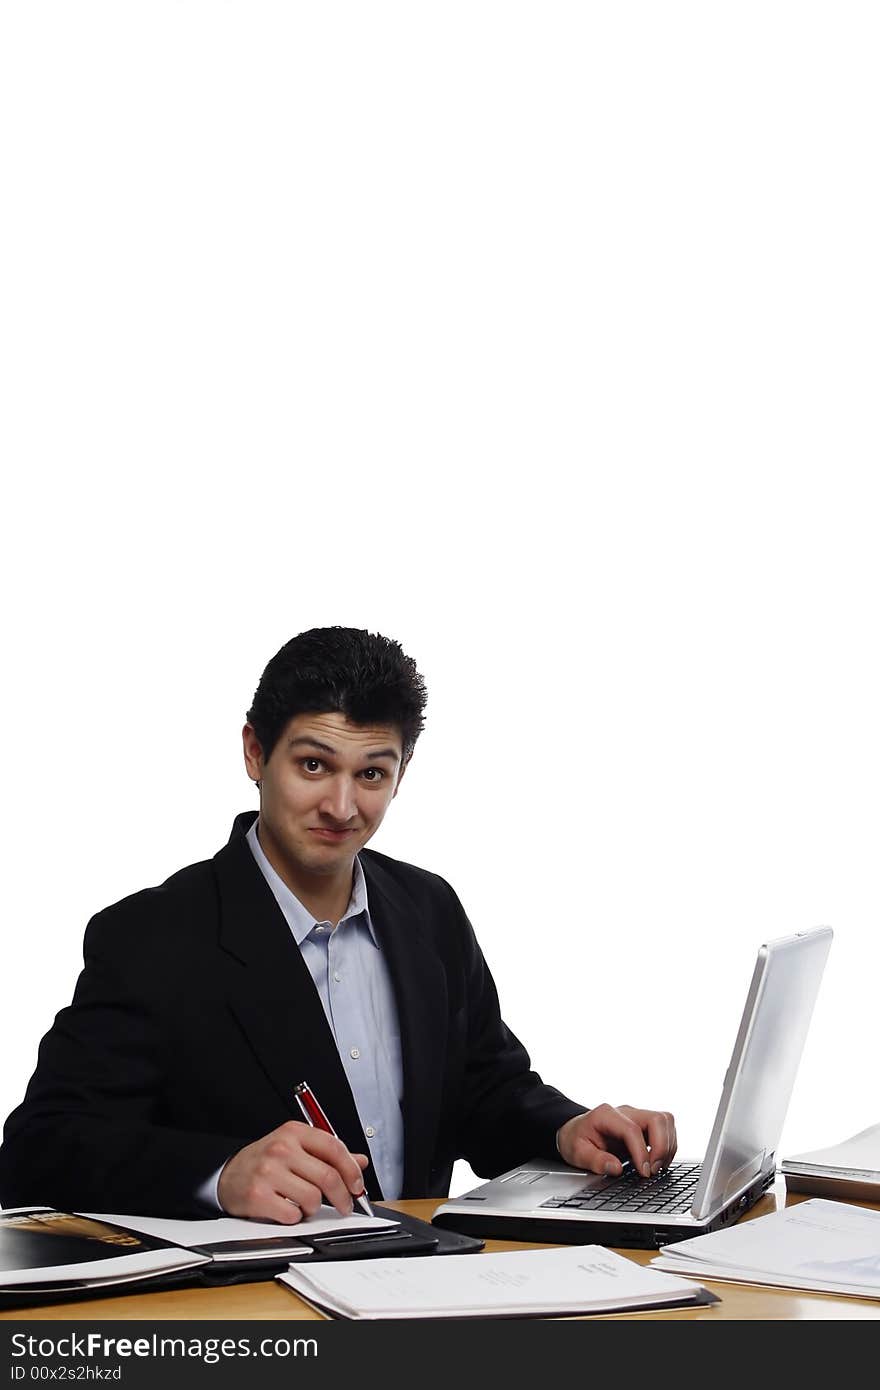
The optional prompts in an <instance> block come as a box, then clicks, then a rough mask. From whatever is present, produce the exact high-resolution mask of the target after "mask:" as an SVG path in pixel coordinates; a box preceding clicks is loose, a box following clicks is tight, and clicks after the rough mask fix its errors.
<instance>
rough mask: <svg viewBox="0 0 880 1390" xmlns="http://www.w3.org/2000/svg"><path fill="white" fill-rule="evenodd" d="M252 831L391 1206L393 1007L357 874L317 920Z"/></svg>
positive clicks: (395, 1102)
mask: <svg viewBox="0 0 880 1390" xmlns="http://www.w3.org/2000/svg"><path fill="white" fill-rule="evenodd" d="M257 825H258V821H254V823H253V825H252V826H251V828H250V830H249V831H248V833H247V836H246V839H247V842H248V844H249V845H250V847H251V852H252V853H253V856H254V858H255V859H256V861H257V863H258V864H259V866H260V869H261V870H262V873H263V876H264V878H265V879H266V882H267V883H268V885H269V887H270V888H271V889H272V892H273V894H274V895H275V900H276V902H277V903H278V906H279V907H280V908H281V911H282V912H283V913H284V917H285V919H286V921H287V925H288V926H289V927H290V930H291V932H292V933H293V938H294V940H295V941H296V944H297V945H298V946H299V949H300V951H301V952H302V958H303V960H304V961H305V963H306V965H307V967H308V970H309V974H310V975H311V977H312V979H313V980H314V982H315V988H316V989H317V991H318V995H319V997H320V1000H321V1003H322V1005H323V1006H324V1013H325V1014H326V1015H327V1022H328V1023H329V1025H330V1031H331V1032H332V1034H333V1037H334V1039H335V1040H336V1046H337V1048H338V1050H339V1056H340V1059H341V1061H342V1065H343V1067H344V1068H345V1074H346V1076H347V1077H348V1083H349V1085H350V1086H351V1090H352V1094H353V1096H354V1101H355V1105H356V1107H357V1112H358V1117H359V1119H360V1122H361V1126H362V1128H363V1131H364V1134H365V1135H366V1137H367V1142H368V1143H369V1146H370V1157H371V1159H372V1162H373V1167H374V1169H375V1171H376V1176H377V1177H378V1179H379V1182H380V1184H381V1187H382V1195H383V1197H384V1198H385V1199H386V1201H393V1200H394V1198H395V1197H399V1196H400V1193H401V1191H402V1190H403V1112H402V1111H401V1108H400V1107H401V1100H402V1098H403V1057H402V1054H401V1048H400V1024H399V1022H398V1017H397V1004H396V1001H395V998H394V990H393V989H392V986H391V976H390V974H389V971H388V962H387V961H386V959H385V955H384V953H383V951H382V948H381V946H380V944H379V941H378V939H377V937H376V933H375V931H374V929H373V924H372V922H371V920H370V908H369V903H368V902H367V884H366V879H365V878H364V871H363V869H362V868H361V865H360V861H359V860H358V859H355V861H354V877H353V880H352V890H351V898H350V899H349V903H348V907H347V908H346V910H345V912H344V914H343V916H342V917H341V918H340V919H339V923H338V925H337V926H333V924H332V923H331V922H318V921H316V919H315V918H314V917H313V916H312V914H311V913H310V912H309V911H308V909H307V908H305V907H304V906H303V904H302V903H301V902H300V900H299V898H297V897H296V896H295V894H293V893H292V892H291V890H290V889H289V888H288V886H287V884H286V883H285V882H284V880H283V879H282V878H281V877H280V876H279V875H278V874H277V873H276V872H275V870H274V869H273V868H272V865H271V864H270V863H269V861H268V859H267V858H266V856H265V854H264V853H263V847H262V845H261V844H260V841H259V838H258V836H257ZM306 1080H308V1078H306ZM320 1099H321V1097H320V1096H319V1097H318V1100H320ZM329 1118H330V1122H331V1124H332V1122H333V1116H332V1115H331V1116H330V1117H329Z"/></svg>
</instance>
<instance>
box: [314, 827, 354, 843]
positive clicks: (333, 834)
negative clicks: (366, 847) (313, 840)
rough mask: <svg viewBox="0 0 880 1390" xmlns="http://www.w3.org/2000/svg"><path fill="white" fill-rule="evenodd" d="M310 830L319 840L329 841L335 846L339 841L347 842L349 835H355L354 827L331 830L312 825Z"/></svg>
mask: <svg viewBox="0 0 880 1390" xmlns="http://www.w3.org/2000/svg"><path fill="white" fill-rule="evenodd" d="M309 829H310V830H311V832H312V834H313V835H317V836H318V839H319V840H327V841H328V842H329V843H331V844H333V843H335V842H336V841H338V840H346V839H348V837H349V835H353V834H354V827H353V826H346V827H345V828H344V829H343V830H330V829H328V828H327V827H326V826H323V825H310V826H309Z"/></svg>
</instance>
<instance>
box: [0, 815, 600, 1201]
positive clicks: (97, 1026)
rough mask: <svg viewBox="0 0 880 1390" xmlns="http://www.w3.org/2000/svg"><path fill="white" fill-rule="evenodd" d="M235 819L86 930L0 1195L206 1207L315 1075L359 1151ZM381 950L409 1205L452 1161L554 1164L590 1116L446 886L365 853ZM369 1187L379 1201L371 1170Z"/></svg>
mask: <svg viewBox="0 0 880 1390" xmlns="http://www.w3.org/2000/svg"><path fill="white" fill-rule="evenodd" d="M253 819H254V813H249V814H246V815H244V816H239V817H238V818H237V819H236V823H235V826H234V827H233V834H232V837H231V839H230V841H229V843H228V844H227V845H226V846H225V847H224V848H223V849H221V850H220V852H219V853H218V854H216V855H215V856H214V858H213V859H212V860H206V861H205V862H203V863H200V864H193V865H191V866H190V867H188V868H186V869H182V870H181V871H180V872H179V873H177V874H175V875H173V877H172V878H170V879H168V880H167V882H166V883H164V884H162V885H161V886H160V887H158V888H148V889H146V890H145V891H143V892H141V893H136V894H134V896H132V897H130V898H125V899H124V900H123V901H122V902H120V903H117V904H115V906H113V907H109V908H107V909H106V910H105V911H103V912H101V913H99V914H98V915H97V916H96V917H94V918H92V920H91V922H90V923H89V925H88V928H87V930H86V935H85V944H84V969H83V971H82V974H81V975H80V977H79V981H78V983H77V986H76V992H75V995H74V999H73V1002H72V1004H71V1005H70V1007H69V1008H66V1009H63V1010H62V1011H61V1013H59V1015H58V1016H57V1018H56V1020H55V1023H54V1025H53V1027H52V1028H51V1030H50V1031H49V1033H48V1034H47V1035H46V1037H45V1038H44V1039H43V1042H42V1044H41V1046H40V1053H39V1060H38V1063H37V1069H36V1071H35V1073H34V1076H33V1077H32V1079H31V1082H30V1085H29V1086H28V1089H27V1093H26V1096H25V1099H24V1101H23V1103H22V1104H21V1105H20V1106H19V1107H18V1109H17V1110H15V1111H13V1113H12V1115H10V1117H9V1119H8V1121H7V1124H6V1129H5V1134H4V1143H3V1147H2V1148H0V1202H2V1203H3V1204H4V1205H5V1206H23V1205H27V1204H32V1203H33V1204H36V1203H42V1204H46V1205H51V1206H57V1207H62V1208H64V1207H66V1208H68V1209H70V1208H73V1209H78V1210H99V1211H118V1212H131V1213H135V1212H150V1211H155V1212H162V1213H165V1214H168V1215H172V1214H181V1215H193V1216H196V1215H205V1214H206V1213H205V1208H203V1207H200V1205H199V1203H198V1202H197V1200H196V1198H195V1193H196V1191H197V1189H198V1187H199V1185H200V1184H201V1183H202V1182H203V1181H204V1180H205V1179H206V1178H207V1177H209V1176H210V1175H211V1174H212V1173H214V1172H216V1171H217V1169H219V1168H220V1167H221V1166H222V1164H223V1163H225V1161H226V1159H227V1158H229V1157H230V1156H231V1155H232V1154H233V1153H235V1152H237V1151H238V1150H239V1149H240V1148H242V1147H243V1146H244V1145H245V1144H248V1143H251V1142H252V1141H253V1140H254V1139H257V1138H259V1137H260V1136H262V1135H264V1134H267V1133H269V1131H271V1130H273V1129H275V1128H276V1127H277V1126H278V1125H280V1124H283V1123H284V1122H285V1121H286V1120H290V1119H299V1118H301V1116H300V1113H299V1110H298V1108H297V1106H296V1103H295V1101H294V1099H293V1087H294V1085H295V1084H296V1082H297V1081H300V1080H303V1079H305V1080H308V1082H309V1084H310V1085H311V1086H312V1088H313V1089H314V1091H315V1093H316V1095H317V1096H318V1097H319V1098H320V1100H321V1102H322V1104H323V1105H324V1108H325V1110H326V1111H327V1113H328V1114H329V1115H330V1117H331V1119H332V1120H333V1123H334V1127H335V1128H336V1131H337V1133H338V1134H339V1136H340V1138H341V1139H342V1140H343V1141H344V1142H345V1144H346V1145H347V1146H348V1148H349V1149H351V1150H353V1151H355V1152H359V1153H369V1146H368V1144H367V1141H366V1139H365V1137H364V1133H363V1130H362V1128H361V1125H360V1121H359V1120H358V1115H357V1111H356V1109H355V1104H354V1100H353V1097H352V1093H351V1089H350V1087H349V1084H348V1080H347V1078H346V1075H345V1071H344V1069H343V1066H342V1063H341V1061H340V1058H339V1054H338V1052H337V1049H336V1045H335V1042H334V1040H333V1035H332V1033H331V1031H330V1029H329V1026H328V1024H327V1020H326V1017H325V1015H324V1010H323V1008H322V1006H321V1001H320V999H319V997H318V993H317V991H316V989H315V986H314V983H313V981H312V979H311V976H310V975H309V972H308V969H307V967H306V965H305V963H304V961H303V959H302V956H301V954H300V951H299V948H298V946H297V945H296V942H295V941H294V939H293V937H292V935H291V932H290V930H289V928H288V926H287V923H286V921H285V919H284V916H283V914H282V913H281V910H280V908H279V907H278V904H277V903H276V901H275V898H274V897H273V895H272V892H271V890H270V889H269V886H268V884H267V883H266V881H265V879H264V877H263V875H262V873H261V871H260V869H259V867H258V865H257V864H256V862H255V860H254V857H253V855H252V853H251V850H250V846H249V845H248V844H247V842H246V840H245V838H244V833H243V832H244V831H246V830H247V828H248V826H249V825H250V823H251V822H252V821H253ZM360 857H361V863H362V865H363V869H364V874H365V877H366V881H367V891H368V895H369V903H370V914H371V917H372V920H373V924H374V927H375V930H376V933H377V936H378V938H379V940H380V942H381V945H382V948H383V950H384V951H386V953H387V959H388V964H389V967H390V972H391V978H392V982H393V986H394V991H395V994H396V998H397V1007H398V1011H399V1015H400V1029H401V1044H402V1051H403V1069H404V1096H403V1118H404V1136H405V1151H404V1192H403V1195H404V1196H413V1197H420V1196H442V1195H444V1194H445V1193H446V1192H447V1191H448V1188H449V1179H450V1174H451V1171H452V1164H453V1162H454V1161H455V1159H456V1158H459V1157H463V1158H465V1159H467V1160H468V1161H469V1162H470V1164H471V1165H472V1167H473V1168H474V1170H475V1171H476V1172H477V1173H478V1174H480V1175H481V1176H493V1175H494V1174H496V1173H499V1172H502V1171H503V1170H504V1169H505V1168H508V1167H511V1166H513V1165H514V1164H515V1163H518V1162H521V1161H522V1160H524V1159H527V1158H529V1157H531V1156H533V1155H537V1154H546V1155H547V1156H548V1157H551V1156H555V1147H554V1142H555V1132H556V1130H557V1129H558V1127H559V1126H560V1125H561V1124H563V1123H564V1122H565V1121H566V1120H568V1119H570V1118H571V1116H572V1115H575V1114H578V1113H579V1112H581V1111H582V1110H584V1109H585V1107H584V1106H582V1105H578V1104H576V1103H575V1102H573V1101H570V1100H568V1099H567V1098H566V1097H565V1096H563V1095H561V1094H560V1093H559V1092H558V1091H556V1090H554V1089H553V1088H552V1087H550V1086H545V1085H544V1084H543V1083H542V1081H541V1079H540V1077H538V1076H537V1075H536V1074H535V1073H534V1072H533V1071H531V1070H530V1064H529V1058H528V1055H527V1053H526V1051H525V1049H524V1048H523V1046H522V1044H521V1043H520V1042H518V1040H517V1039H516V1038H515V1037H514V1036H513V1034H512V1033H511V1032H510V1030H509V1029H508V1028H507V1027H506V1026H505V1024H504V1023H503V1021H502V1019H501V1016H500V1013H499V1009H498V999H497V995H496V991H495V986H494V984H493V981H492V977H491V975H490V973H489V970H488V968H487V966H486V963H485V961H484V959H483V956H482V953H481V951H480V948H479V946H478V945H477V941H476V939H475V937H474V933H473V929H472V928H471V925H470V923H469V922H468V920H467V917H466V916H465V913H464V911H463V909H462V907H461V904H460V903H459V901H458V899H457V897H456V896H455V894H454V892H453V891H452V889H451V888H450V887H449V885H448V884H447V883H446V882H444V880H443V879H441V878H438V877H437V876H436V875H435V874H430V873H427V872H426V871H425V870H423V869H418V868H414V867H413V866H412V865H409V864H403V863H400V862H398V861H397V860H394V859H389V858H388V857H387V856H386V855H383V854H376V853H374V852H373V851H371V850H363V851H362V852H361V856H360ZM366 1182H367V1190H368V1191H369V1193H370V1195H371V1196H373V1197H380V1196H381V1195H382V1194H381V1192H380V1190H379V1186H378V1183H377V1180H376V1176H375V1173H374V1172H373V1170H372V1167H370V1168H369V1169H368V1170H367V1173H366Z"/></svg>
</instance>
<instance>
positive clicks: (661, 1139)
mask: <svg viewBox="0 0 880 1390" xmlns="http://www.w3.org/2000/svg"><path fill="white" fill-rule="evenodd" d="M633 1119H634V1120H635V1121H636V1123H637V1124H639V1123H641V1125H642V1129H643V1131H644V1133H645V1134H646V1136H647V1140H648V1148H649V1149H650V1151H651V1172H652V1173H659V1172H660V1170H661V1169H662V1168H666V1167H668V1166H669V1162H670V1160H671V1158H672V1155H673V1153H674V1152H675V1143H674V1136H675V1123H674V1121H673V1119H672V1116H671V1115H670V1114H668V1113H667V1112H666V1111H665V1110H649V1111H645V1112H643V1113H641V1114H640V1113H639V1112H637V1113H636V1114H635V1115H634V1116H633Z"/></svg>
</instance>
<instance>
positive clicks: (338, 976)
mask: <svg viewBox="0 0 880 1390" xmlns="http://www.w3.org/2000/svg"><path fill="white" fill-rule="evenodd" d="M333 978H334V980H335V981H336V983H337V984H339V981H340V980H341V979H342V976H341V975H340V973H339V971H338V970H334V971H333Z"/></svg>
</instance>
